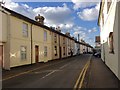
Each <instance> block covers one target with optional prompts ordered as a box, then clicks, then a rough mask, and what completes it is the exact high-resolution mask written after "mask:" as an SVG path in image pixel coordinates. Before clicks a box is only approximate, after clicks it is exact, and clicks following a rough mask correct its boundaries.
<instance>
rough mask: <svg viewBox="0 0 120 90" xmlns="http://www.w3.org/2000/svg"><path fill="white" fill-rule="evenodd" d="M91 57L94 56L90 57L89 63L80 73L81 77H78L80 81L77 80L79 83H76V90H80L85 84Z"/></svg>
mask: <svg viewBox="0 0 120 90" xmlns="http://www.w3.org/2000/svg"><path fill="white" fill-rule="evenodd" d="M91 57H92V56H90V59H89V60H88V61H87V63H86V64H85V66H84V67H83V69H82V71H81V72H80V75H79V77H78V79H77V81H76V83H75V85H74V90H76V89H77V88H78V89H80V88H81V87H82V84H83V81H84V78H85V75H86V71H87V69H88V67H89V65H90V60H91ZM80 80H81V81H80ZM78 84H79V85H78Z"/></svg>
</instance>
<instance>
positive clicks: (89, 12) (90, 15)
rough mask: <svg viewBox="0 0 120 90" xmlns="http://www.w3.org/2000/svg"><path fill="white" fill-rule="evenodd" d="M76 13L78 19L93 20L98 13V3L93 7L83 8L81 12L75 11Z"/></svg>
mask: <svg viewBox="0 0 120 90" xmlns="http://www.w3.org/2000/svg"><path fill="white" fill-rule="evenodd" d="M77 15H78V17H79V18H80V19H82V20H84V21H93V20H96V19H97V18H98V15H99V4H97V5H96V6H95V7H93V8H86V9H83V11H81V12H77Z"/></svg>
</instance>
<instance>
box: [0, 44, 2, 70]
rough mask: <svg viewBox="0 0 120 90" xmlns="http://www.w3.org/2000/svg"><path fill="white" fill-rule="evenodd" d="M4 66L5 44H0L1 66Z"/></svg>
mask: <svg viewBox="0 0 120 90" xmlns="http://www.w3.org/2000/svg"><path fill="white" fill-rule="evenodd" d="M2 66H3V45H0V67H1V68H2Z"/></svg>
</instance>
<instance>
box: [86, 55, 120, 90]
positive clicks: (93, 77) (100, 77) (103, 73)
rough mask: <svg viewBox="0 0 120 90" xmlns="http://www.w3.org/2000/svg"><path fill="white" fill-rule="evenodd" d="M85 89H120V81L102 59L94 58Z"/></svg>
mask: <svg viewBox="0 0 120 90" xmlns="http://www.w3.org/2000/svg"><path fill="white" fill-rule="evenodd" d="M84 84H86V85H85V86H84V88H119V90H120V87H119V80H118V78H117V77H116V76H115V75H114V74H113V73H112V71H111V70H110V69H109V68H108V67H107V66H106V65H105V64H104V63H103V61H102V60H101V59H100V58H97V57H94V56H93V57H92V59H91V65H90V67H89V69H88V71H87V74H86V79H85V81H84Z"/></svg>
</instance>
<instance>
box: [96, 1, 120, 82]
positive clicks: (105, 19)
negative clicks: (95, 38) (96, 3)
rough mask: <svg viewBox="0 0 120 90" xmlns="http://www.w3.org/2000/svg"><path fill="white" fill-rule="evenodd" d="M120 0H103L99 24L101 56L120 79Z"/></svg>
mask: <svg viewBox="0 0 120 90" xmlns="http://www.w3.org/2000/svg"><path fill="white" fill-rule="evenodd" d="M119 16H120V1H119V0H102V1H101V4H100V11H99V19H98V25H99V27H100V39H101V58H102V60H103V62H104V63H105V64H106V65H107V66H108V67H109V68H110V70H111V71H112V72H113V73H114V74H115V75H116V76H117V77H118V79H119V80H120V37H119V35H120V17H119Z"/></svg>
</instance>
